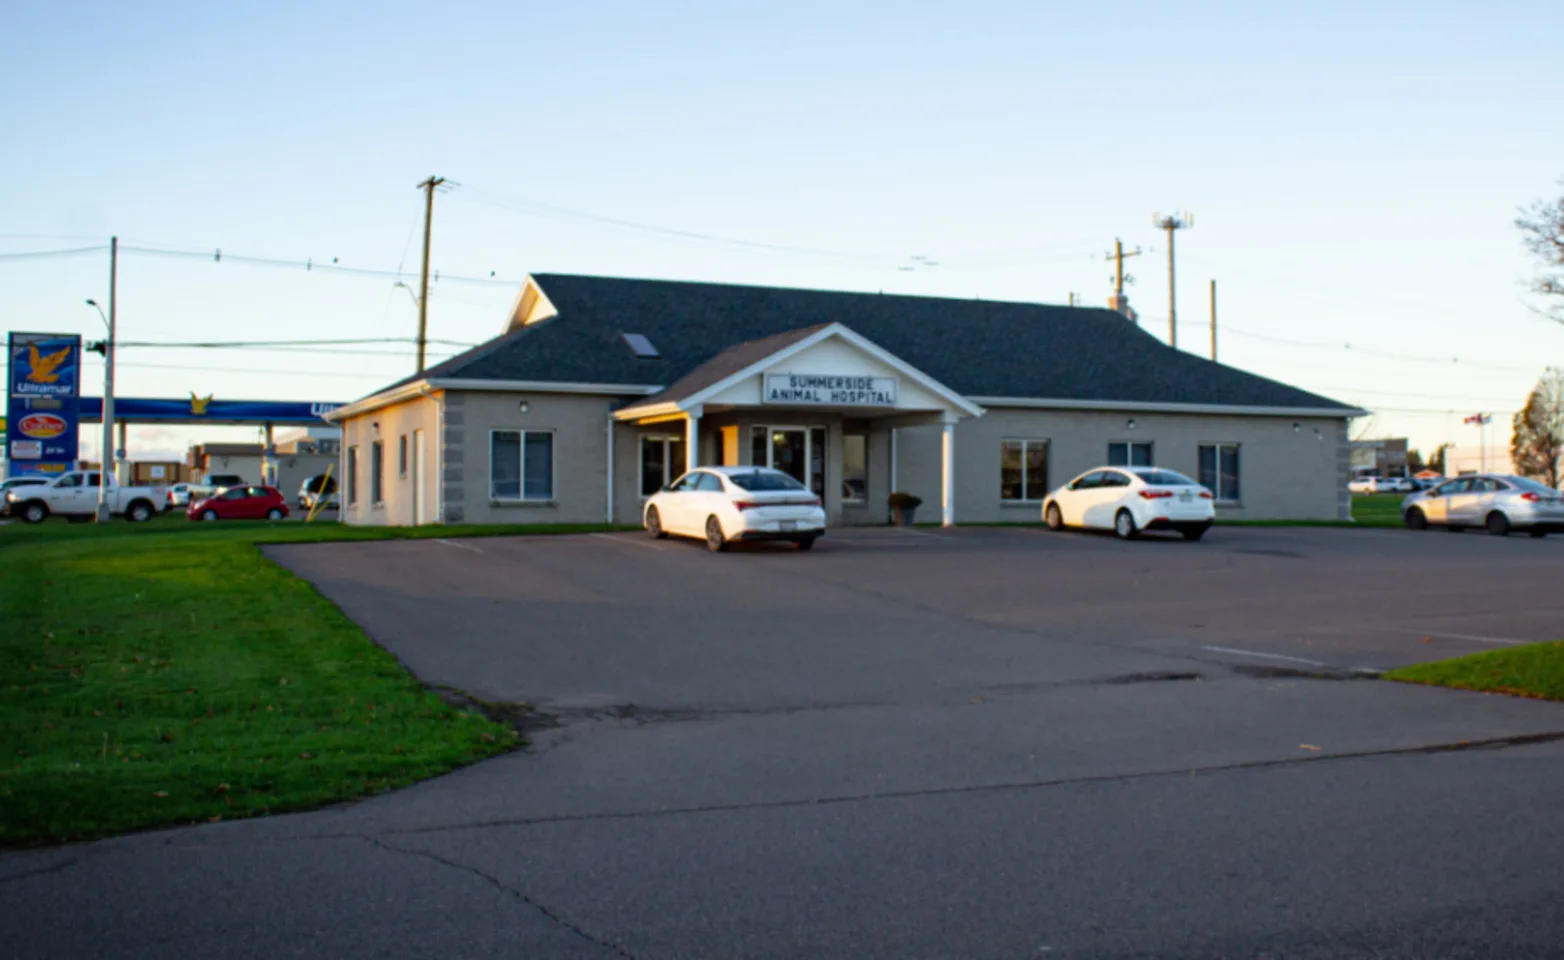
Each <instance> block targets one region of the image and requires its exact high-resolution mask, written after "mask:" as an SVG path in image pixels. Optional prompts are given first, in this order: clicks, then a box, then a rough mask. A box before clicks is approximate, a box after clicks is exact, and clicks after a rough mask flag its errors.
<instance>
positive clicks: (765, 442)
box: [751, 427, 825, 497]
mask: <svg viewBox="0 0 1564 960" xmlns="http://www.w3.org/2000/svg"><path fill="white" fill-rule="evenodd" d="M753 439H754V442H753V444H752V446H751V451H752V454H753V458H752V459H753V462H754V463H755V465H757V466H764V467H771V468H773V469H776V470H781V471H782V472H783V473H785V474H787V475H788V476H790V477H792V478H793V479H794V480H797V481H798V482H799V483H802V484H803V485H804V486H806V487H808V488H809V489H810V490H812V491H814V493H815V495H816V496H821V497H823V496H824V495H825V428H824V427H755V429H754V438H753Z"/></svg>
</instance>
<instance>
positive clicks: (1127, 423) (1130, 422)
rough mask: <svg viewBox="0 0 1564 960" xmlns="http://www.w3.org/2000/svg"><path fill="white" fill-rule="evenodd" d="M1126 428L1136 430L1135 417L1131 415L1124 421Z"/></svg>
mask: <svg viewBox="0 0 1564 960" xmlns="http://www.w3.org/2000/svg"><path fill="white" fill-rule="evenodd" d="M1124 429H1126V430H1134V429H1135V418H1134V417H1130V418H1129V419H1128V420H1126V421H1124Z"/></svg>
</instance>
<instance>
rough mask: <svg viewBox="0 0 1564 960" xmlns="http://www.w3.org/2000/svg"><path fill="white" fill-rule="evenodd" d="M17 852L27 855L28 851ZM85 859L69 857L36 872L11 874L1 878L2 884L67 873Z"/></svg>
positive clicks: (25, 871)
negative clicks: (66, 871)
mask: <svg viewBox="0 0 1564 960" xmlns="http://www.w3.org/2000/svg"><path fill="white" fill-rule="evenodd" d="M17 852H19V853H25V852H26V851H17ZM84 859H86V858H85V857H69V858H67V859H65V860H62V861H60V862H59V863H52V864H50V865H49V866H47V867H39V868H38V869H36V870H23V871H22V872H21V873H13V874H10V875H8V876H4V877H0V884H7V883H12V882H14V881H17V880H26V879H27V878H28V877H41V876H43V875H44V874H49V873H61V872H63V871H65V870H69V869H70V868H71V867H74V866H76V865H77V864H79V863H81V862H82V861H83V860H84Z"/></svg>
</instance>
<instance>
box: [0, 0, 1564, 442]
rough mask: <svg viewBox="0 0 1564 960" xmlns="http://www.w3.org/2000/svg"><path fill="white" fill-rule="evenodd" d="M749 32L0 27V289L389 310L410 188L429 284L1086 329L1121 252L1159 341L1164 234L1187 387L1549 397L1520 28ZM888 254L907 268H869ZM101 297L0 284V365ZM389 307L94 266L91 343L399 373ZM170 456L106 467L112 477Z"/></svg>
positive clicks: (1554, 168)
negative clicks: (939, 315)
mask: <svg viewBox="0 0 1564 960" xmlns="http://www.w3.org/2000/svg"><path fill="white" fill-rule="evenodd" d="M760 6H761V5H758V4H735V3H731V2H729V3H717V2H710V3H683V2H670V3H663V4H641V3H628V2H619V3H572V4H557V3H550V4H543V3H527V4H517V3H509V4H505V3H495V4H492V5H481V6H480V5H471V4H449V5H436V6H430V5H427V4H419V5H412V4H407V5H402V4H386V3H381V4H347V3H343V4H318V3H315V4H293V3H267V4H200V5H195V4H190V5H185V6H184V9H182V10H177V11H176V10H174V9H173V8H172V6H171V5H170V6H166V7H164V8H160V9H159V10H158V11H157V12H156V13H148V12H146V8H144V7H143V8H140V9H137V8H136V7H135V5H125V4H109V3H104V4H91V5H80V4H78V5H69V8H67V7H65V6H61V5H59V4H31V5H22V6H17V7H14V8H12V9H10V10H8V12H7V23H6V29H5V31H4V32H3V34H0V130H3V131H4V135H3V136H0V168H3V169H5V170H6V171H7V172H8V174H9V176H8V177H7V178H6V179H5V180H4V182H3V183H0V210H4V216H3V217H0V253H5V252H17V251H27V250H44V249H56V248H64V247H74V246H82V245H92V244H96V243H101V242H105V241H106V240H107V237H108V236H109V235H110V234H118V235H119V236H120V237H121V239H122V242H124V243H130V244H138V245H142V246H163V247H169V248H177V249H182V250H215V249H216V248H219V247H221V248H222V249H223V250H224V251H225V252H228V253H230V255H231V254H247V255H255V256H266V257H276V258H280V259H285V260H293V261H300V262H302V261H303V260H305V259H306V258H313V259H314V260H315V261H317V262H322V261H326V262H329V261H330V260H331V259H332V258H333V257H335V258H338V260H339V262H340V263H341V264H344V265H351V266H359V267H367V268H378V269H392V270H394V269H396V268H397V267H398V266H399V265H401V266H403V267H405V269H406V270H407V272H408V279H409V280H410V281H411V280H413V279H415V277H416V273H417V262H418V256H417V254H418V237H417V235H416V232H415V230H414V227H415V226H416V225H417V224H418V222H419V218H420V215H421V206H420V204H421V199H420V197H421V195H420V194H419V193H418V192H417V190H416V189H415V187H414V185H415V184H416V183H417V182H418V181H419V180H421V179H423V178H424V177H425V176H428V175H430V174H438V175H442V176H445V177H448V178H450V179H452V180H455V181H458V182H459V183H460V184H461V186H459V187H458V188H457V189H455V190H454V191H452V192H451V193H449V194H447V195H442V196H440V197H439V198H438V199H437V209H436V214H435V253H434V263H435V266H436V267H437V268H438V269H439V270H441V271H443V272H444V273H446V274H449V275H470V276H482V277H487V276H488V275H489V273H490V271H493V272H494V273H495V274H496V276H497V277H498V278H510V279H516V278H519V277H521V276H523V275H524V274H526V273H528V272H533V271H537V272H543V271H569V272H581V273H597V274H607V275H631V276H649V277H674V278H692V279H702V280H722V281H734V282H750V283H764V284H778V285H789V286H816V287H830V288H841V289H852V290H882V289H883V290H887V291H899V292H910V293H927V294H937V295H949V296H982V297H984V298H994V299H1001V298H1003V299H1020V300H1033V301H1042V302H1052V303H1062V302H1065V301H1066V299H1067V298H1068V296H1069V294H1070V293H1071V292H1075V293H1077V294H1080V295H1081V296H1083V297H1084V298H1085V299H1086V301H1088V302H1090V303H1096V304H1100V303H1102V302H1103V301H1104V299H1105V298H1106V296H1107V295H1108V293H1109V284H1108V278H1109V275H1110V272H1111V270H1110V267H1109V265H1108V264H1106V263H1105V262H1104V261H1103V260H1102V254H1103V253H1104V252H1106V251H1107V250H1108V249H1110V247H1111V245H1112V241H1113V239H1114V237H1115V236H1118V237H1122V238H1123V239H1124V240H1125V241H1126V243H1127V244H1128V245H1129V246H1131V247H1133V246H1136V245H1139V246H1142V247H1148V248H1153V249H1154V252H1153V253H1150V254H1148V255H1147V256H1143V257H1141V258H1138V259H1137V260H1135V261H1132V267H1131V272H1132V273H1133V274H1134V275H1135V276H1136V277H1137V278H1138V280H1139V282H1138V283H1137V284H1136V285H1135V286H1134V287H1132V288H1131V290H1130V297H1131V301H1132V303H1133V304H1134V305H1135V306H1136V307H1137V309H1138V310H1139V311H1140V313H1141V315H1142V318H1143V322H1144V323H1145V324H1146V325H1147V326H1148V327H1149V328H1150V329H1151V330H1153V331H1154V332H1156V333H1157V334H1158V335H1165V333H1166V328H1167V278H1166V261H1165V247H1164V241H1163V238H1162V236H1161V235H1160V234H1159V233H1158V232H1157V231H1155V230H1154V229H1153V228H1152V227H1151V215H1152V213H1153V211H1158V210H1161V211H1169V210H1173V209H1184V208H1187V209H1189V210H1192V211H1194V213H1195V215H1196V226H1195V228H1194V229H1193V230H1190V231H1188V232H1186V233H1183V234H1181V235H1180V238H1179V248H1178V249H1179V268H1180V269H1179V302H1178V307H1179V311H1180V317H1181V320H1183V321H1184V323H1185V324H1187V325H1186V326H1184V327H1183V328H1182V331H1181V346H1184V347H1186V348H1188V349H1192V350H1204V349H1205V344H1206V336H1207V335H1206V331H1205V329H1204V326H1203V325H1204V322H1205V317H1206V311H1207V303H1206V285H1207V281H1208V280H1209V279H1211V278H1213V277H1214V278H1216V279H1218V281H1219V285H1220V290H1221V305H1220V306H1221V319H1222V323H1223V324H1224V325H1225V326H1230V327H1231V329H1232V331H1233V332H1232V333H1231V334H1229V335H1225V336H1224V338H1223V341H1222V345H1221V349H1222V359H1223V360H1224V361H1226V362H1230V363H1233V364H1235V365H1238V366H1242V367H1245V368H1248V369H1251V370H1254V371H1256V372H1259V373H1262V374H1266V375H1269V376H1273V377H1277V378H1279V379H1283V380H1287V381H1290V382H1293V383H1296V384H1298V385H1301V386H1304V387H1308V388H1311V389H1314V390H1318V391H1320V392H1322V393H1325V394H1328V395H1330V396H1334V397H1336V398H1339V399H1342V400H1347V401H1353V402H1357V403H1359V404H1361V405H1363V406H1365V407H1370V408H1380V411H1381V412H1379V413H1377V414H1376V416H1375V417H1374V419H1373V420H1372V421H1371V422H1369V423H1366V424H1365V423H1361V422H1360V424H1359V427H1358V430H1357V432H1359V433H1366V434H1367V435H1372V436H1379V435H1403V434H1409V435H1410V436H1411V438H1412V440H1413V442H1414V445H1418V446H1422V447H1423V448H1424V449H1425V451H1426V450H1427V449H1428V448H1431V447H1432V446H1433V445H1435V444H1437V443H1438V442H1440V441H1442V440H1454V441H1457V442H1460V443H1465V444H1469V443H1475V442H1476V431H1475V430H1474V429H1473V428H1469V427H1462V426H1461V425H1460V419H1461V414H1462V413H1464V412H1467V411H1469V410H1477V409H1485V410H1491V411H1494V412H1495V413H1496V414H1499V415H1500V416H1499V417H1496V420H1499V419H1500V418H1501V417H1502V418H1503V419H1504V420H1506V421H1507V419H1508V416H1509V414H1510V413H1511V412H1512V411H1513V410H1515V409H1516V408H1518V407H1519V406H1520V405H1521V404H1522V403H1523V402H1524V399H1525V397H1526V394H1527V393H1528V391H1529V390H1530V387H1531V385H1532V383H1533V382H1534V381H1535V379H1536V377H1537V375H1538V374H1539V373H1541V371H1542V369H1543V367H1544V366H1546V365H1548V364H1549V363H1557V362H1560V361H1561V360H1564V328H1559V327H1557V326H1550V325H1549V324H1547V323H1546V322H1545V321H1542V320H1539V319H1536V318H1535V317H1534V316H1533V315H1532V314H1531V313H1529V312H1528V311H1527V309H1526V307H1525V306H1524V301H1525V299H1526V281H1527V278H1528V277H1529V275H1530V272H1531V264H1530V263H1529V262H1528V260H1527V258H1526V255H1525V254H1524V252H1523V251H1522V249H1521V247H1520V244H1519V239H1518V235H1517V234H1516V231H1515V230H1514V228H1513V226H1512V225H1511V220H1512V219H1513V217H1514V213H1515V208H1516V207H1517V206H1518V205H1520V204H1523V203H1526V202H1528V201H1530V200H1532V199H1534V198H1537V197H1541V196H1544V195H1549V194H1550V193H1553V192H1556V191H1557V190H1558V189H1560V188H1559V187H1558V186H1557V179H1558V178H1559V177H1560V176H1561V175H1564V127H1561V126H1560V125H1559V124H1558V123H1557V119H1558V100H1557V85H1556V84H1554V83H1552V82H1551V78H1550V77H1549V76H1547V75H1546V71H1547V70H1548V69H1549V66H1550V65H1551V64H1552V63H1553V62H1554V60H1555V58H1556V53H1557V51H1556V35H1557V28H1558V25H1559V17H1558V8H1557V4H1556V3H1545V2H1534V3H1491V4H1482V5H1479V4H1471V3H1438V2H1435V3H1429V2H1423V3H1379V4H1369V5H1364V4H1354V3H1325V4H1309V5H1292V6H1291V7H1290V8H1287V9H1282V8H1281V5H1274V4H1264V5H1256V4H1244V3H1231V4H1176V5H1175V4H1163V3H1136V2H1127V3H1116V4H1106V5H1105V4H1068V5H1064V4H1053V3H982V2H975V3H969V4H948V3H940V4H926V3H909V2H898V3H861V4H859V3H854V4H844V3H840V2H835V3H823V2H794V3H789V4H773V5H766V9H765V10H760V9H757V8H759V7H760ZM503 198H513V199H503ZM539 204H544V205H551V206H553V207H558V208H566V209H568V210H573V211H584V212H587V213H591V214H594V215H598V216H601V217H606V218H615V219H619V220H624V221H632V222H636V223H643V224H649V225H656V226H660V227H666V228H671V229H675V230H683V231H690V232H696V233H704V234H711V235H717V236H722V237H729V238H735V239H740V240H746V241H752V242H756V243H762V244H772V245H777V246H784V247H792V248H801V249H803V250H807V251H818V252H787V251H778V250H769V249H760V248H752V247H742V246H737V245H732V244H722V243H709V242H701V241H695V240H689V239H677V238H673V237H670V236H667V235H662V234H657V233H653V232H649V231H641V230H634V229H629V228H625V227H620V226H614V225H610V224H606V223H602V222H598V221H593V220H589V219H584V218H580V217H576V216H571V215H568V214H564V213H559V212H556V211H552V210H546V209H545V210H540V209H539V208H538V206H537V205H539ZM914 256H924V257H928V258H930V259H932V260H936V261H938V262H939V266H937V267H932V268H929V267H920V268H919V269H916V270H912V271H908V270H904V269H898V267H905V266H908V265H909V263H910V259H911V258H912V257H914ZM107 273H108V261H107V256H106V255H102V254H97V255H92V256H85V257H76V258H64V259H50V260H31V261H15V260H12V261H6V260H0V326H3V327H5V328H7V329H38V330H67V331H69V330H79V331H81V332H82V333H84V334H87V335H89V336H91V335H93V334H94V332H95V330H98V329H101V327H100V325H99V323H98V321H97V319H96V316H95V315H94V314H93V313H92V312H91V311H90V309H89V308H88V307H86V306H84V305H83V304H82V300H83V298H85V297H89V296H92V297H98V298H100V299H102V298H103V297H104V296H105V294H106V288H107ZM391 284H392V281H391V279H389V278H383V277H377V278H356V277H345V276H334V275H329V274H325V273H321V272H318V271H317V272H309V273H306V272H305V271H304V270H303V269H302V267H301V268H290V269H282V268H264V267H255V266H245V265H242V264H237V263H233V262H232V261H231V260H230V261H228V262H225V263H221V264H219V263H214V262H212V261H211V260H210V259H175V258H168V257H154V256H149V255H145V254H127V255H126V256H124V257H123V258H122V262H121V277H120V291H119V292H120V322H121V336H122V338H124V339H127V340H178V339H190V338H192V337H196V336H199V337H205V338H215V337H221V338H225V339H240V338H245V339H276V338H301V337H378V336H390V337H400V336H410V335H411V334H412V332H413V331H414V328H415V324H416V320H415V317H416V313H415V310H414V307H413V302H412V300H411V298H410V297H409V296H408V295H407V292H406V291H404V290H400V289H396V288H394V287H392V285H391ZM514 293H515V287H514V285H498V284H495V285H486V284H459V283H449V282H441V283H439V284H437V285H436V289H435V291H434V293H433V294H432V296H431V298H430V309H431V321H430V322H431V336H435V337H439V338H445V339H451V340H457V341H463V342H477V341H480V340H483V339H487V338H488V337H490V336H493V335H494V334H495V333H497V332H498V331H499V329H500V326H501V324H502V322H503V320H504V315H505V311H506V307H507V306H508V305H509V302H510V300H511V298H512V296H513V295H514ZM1255 334H1258V335H1263V336H1266V337H1273V338H1283V339H1292V340H1303V341H1320V342H1329V343H1336V344H1346V343H1349V342H1350V343H1351V344H1353V349H1352V350H1347V349H1342V348H1327V349H1321V348H1309V347H1298V346H1289V345H1286V344H1281V343H1276V342H1273V341H1270V340H1263V339H1258V338H1257V337H1255V336H1253V335H1255ZM384 349H405V348H395V347H392V348H384ZM1372 350H1379V351H1389V352H1393V353H1402V354H1416V355H1426V356H1435V357H1449V358H1455V357H1459V358H1460V359H1461V360H1462V361H1463V362H1462V363H1443V364H1429V363H1416V362H1408V361H1402V360H1391V359H1387V358H1384V357H1381V356H1376V355H1373V354H1372V353H1370V352H1368V351H1372ZM121 358H122V360H123V362H124V366H123V367H122V369H121V373H120V379H119V383H120V391H121V392H122V393H124V394H127V395H141V396H148V395H150V396H171V395H172V396H180V395H185V394H187V393H189V392H191V391H194V392H196V393H198V394H200V395H202V396H205V395H207V394H209V393H213V394H216V395H217V396H218V397H230V398H240V397H258V398H293V399H312V400H346V399H350V398H352V397H355V396H359V395H362V394H364V393H367V392H370V391H371V390H373V389H375V388H376V387H378V386H379V385H381V384H382V383H384V382H386V381H389V380H391V379H393V378H395V377H398V376H400V375H402V374H404V373H406V372H408V371H409V370H410V369H411V357H410V355H409V354H405V353H404V354H403V355H401V356H381V355H360V356H353V355H341V354H303V353H280V352H279V353H270V352H259V351H245V352H239V351H224V352H220V353H219V352H215V351H206V352H201V353H196V352H192V351H174V350H152V349H135V348H127V349H126V350H125V351H124V352H123V353H122V355H121ZM1038 362H1040V363H1048V362H1068V358H1038ZM1474 364H1487V365H1490V366H1476V365H1474ZM1495 367H1499V368H1504V369H1495ZM97 370H98V368H96V367H94V366H89V369H88V371H87V378H88V382H89V383H96V382H97V378H98V377H100V376H101V374H100V373H98V372H97ZM1452 409H1453V410H1458V411H1460V412H1458V413H1455V414H1447V413H1443V412H1437V411H1445V410H1452ZM1430 411H1434V412H1430ZM1498 432H1499V433H1502V432H1504V431H1498ZM208 435H209V436H211V438H213V439H216V438H217V436H216V435H213V434H208ZM189 436H190V435H189V434H186V433H180V432H176V431H157V430H152V429H150V428H143V429H142V430H141V431H138V432H137V433H133V435H132V444H131V447H132V453H133V454H136V453H138V452H139V453H142V454H147V453H151V452H153V451H165V452H177V451H182V449H183V447H184V444H185V441H186V440H187V439H188V438H189Z"/></svg>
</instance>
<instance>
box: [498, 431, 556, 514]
mask: <svg viewBox="0 0 1564 960" xmlns="http://www.w3.org/2000/svg"><path fill="white" fill-rule="evenodd" d="M489 498H490V499H491V500H552V499H554V434H552V433H550V432H548V431H544V430H494V431H491V432H490V433H489Z"/></svg>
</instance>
